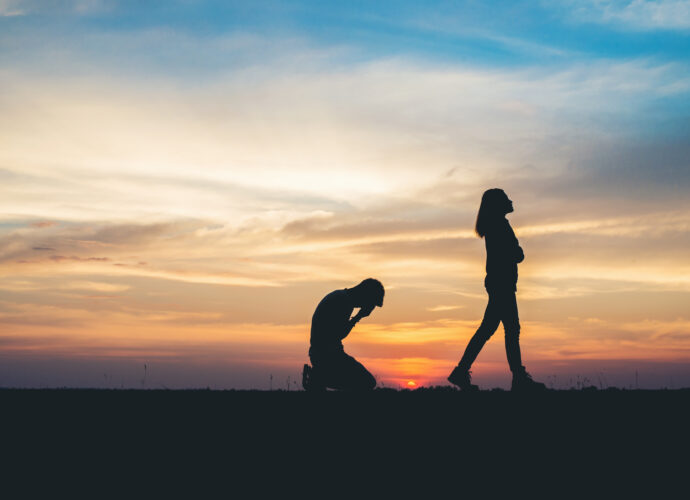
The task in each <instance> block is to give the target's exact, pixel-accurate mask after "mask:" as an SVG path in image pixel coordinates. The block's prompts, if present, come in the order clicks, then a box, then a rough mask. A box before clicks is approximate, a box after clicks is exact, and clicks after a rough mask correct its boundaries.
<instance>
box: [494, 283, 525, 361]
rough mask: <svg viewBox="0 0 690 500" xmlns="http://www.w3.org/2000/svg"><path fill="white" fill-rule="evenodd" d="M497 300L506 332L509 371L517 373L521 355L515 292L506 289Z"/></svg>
mask: <svg viewBox="0 0 690 500" xmlns="http://www.w3.org/2000/svg"><path fill="white" fill-rule="evenodd" d="M497 298H499V297H497ZM497 302H500V311H501V313H500V316H501V321H502V322H503V329H504V330H505V333H506V356H507V357H508V366H510V371H511V372H513V373H517V372H518V371H520V370H522V355H521V353H520V318H519V316H518V308H517V299H516V297H515V292H514V291H510V290H507V291H505V292H503V293H501V295H500V298H499V300H498V301H497Z"/></svg>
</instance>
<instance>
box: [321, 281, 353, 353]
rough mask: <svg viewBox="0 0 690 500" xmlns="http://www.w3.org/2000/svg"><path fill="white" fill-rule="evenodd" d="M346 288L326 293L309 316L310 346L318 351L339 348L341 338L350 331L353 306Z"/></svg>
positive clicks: (340, 347) (341, 345) (341, 344)
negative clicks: (310, 316)
mask: <svg viewBox="0 0 690 500" xmlns="http://www.w3.org/2000/svg"><path fill="white" fill-rule="evenodd" d="M346 290H347V289H343V290H335V291H333V292H331V293H329V294H328V295H326V296H325V297H324V298H323V299H321V302H319V305H318V306H316V311H314V315H313V316H312V318H311V347H312V349H317V350H320V351H331V350H341V349H342V348H343V343H342V339H344V338H345V337H347V335H348V334H349V333H350V325H349V321H350V317H351V316H352V312H353V311H354V307H353V305H352V303H351V301H350V298H349V296H348V293H347V291H346Z"/></svg>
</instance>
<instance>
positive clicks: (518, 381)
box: [510, 366, 546, 392]
mask: <svg viewBox="0 0 690 500" xmlns="http://www.w3.org/2000/svg"><path fill="white" fill-rule="evenodd" d="M510 390H511V391H521V392H541V391H545V390H546V385H545V384H542V383H541V382H536V381H534V380H532V376H531V375H530V374H529V373H527V370H525V367H524V366H522V367H520V369H519V370H518V371H516V372H513V384H512V385H511V387H510Z"/></svg>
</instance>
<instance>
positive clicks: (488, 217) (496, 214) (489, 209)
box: [474, 188, 513, 238]
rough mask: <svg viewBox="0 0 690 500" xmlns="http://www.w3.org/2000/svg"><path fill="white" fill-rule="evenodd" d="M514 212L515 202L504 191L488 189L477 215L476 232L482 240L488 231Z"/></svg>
mask: <svg viewBox="0 0 690 500" xmlns="http://www.w3.org/2000/svg"><path fill="white" fill-rule="evenodd" d="M512 211H513V202H512V201H510V198H508V195H506V194H505V192H504V191H503V190H502V189H498V188H493V189H487V190H486V191H484V194H483V195H482V202H481V204H480V205H479V212H478V213H477V223H476V224H475V226H474V230H475V232H476V233H477V235H478V236H479V237H480V238H483V237H484V235H486V232H487V230H488V229H489V228H490V227H491V225H492V224H494V223H495V222H496V221H498V220H500V218H501V217H503V216H504V215H505V214H508V213H510V212H512Z"/></svg>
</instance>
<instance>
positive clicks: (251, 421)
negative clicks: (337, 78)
mask: <svg viewBox="0 0 690 500" xmlns="http://www.w3.org/2000/svg"><path fill="white" fill-rule="evenodd" d="M0 407H1V408H2V413H3V415H2V419H3V422H4V430H5V433H6V436H7V437H9V440H6V446H4V452H5V454H6V456H10V457H12V460H13V463H14V464H15V465H16V464H26V467H28V468H29V470H41V471H50V470H60V471H62V472H60V477H61V479H62V480H64V479H65V477H66V476H65V473H64V470H65V469H66V470H71V471H74V473H78V474H81V475H84V474H86V475H93V474H95V475H101V474H103V473H104V472H105V473H108V472H109V471H110V472H112V471H114V470H117V471H119V472H118V474H121V478H120V481H127V480H130V479H131V477H135V476H136V477H139V476H141V477H151V475H154V476H156V477H158V475H161V474H162V475H164V476H165V477H167V479H166V481H170V480H173V479H175V478H178V479H181V478H182V477H188V476H189V475H190V474H202V475H204V474H207V475H209V478H214V480H218V479H222V481H226V480H227V481H230V482H233V484H234V482H236V481H242V480H246V478H247V477H248V476H249V475H252V477H254V475H256V474H259V475H260V476H261V477H262V478H263V479H262V480H259V481H258V482H256V483H252V484H254V487H255V488H257V490H256V491H263V490H262V489H263V488H273V487H275V486H276V484H274V483H273V482H272V481H273V480H274V479H275V478H276V477H278V476H280V477H283V478H290V481H292V482H295V483H294V484H297V485H301V486H298V487H300V488H301V487H311V486H313V485H314V484H316V483H317V482H320V481H326V482H329V484H330V483H333V482H334V484H340V483H341V482H342V481H345V483H347V482H348V481H349V482H352V481H361V480H363V478H369V479H368V480H372V481H375V482H381V481H382V480H384V482H385V478H386V477H388V475H389V474H394V475H397V476H396V477H397V479H395V485H396V487H398V488H400V487H401V486H402V485H403V483H401V482H400V481H403V480H405V481H407V480H412V479H413V478H415V477H438V478H439V479H441V478H443V479H442V481H441V482H444V483H445V482H448V481H450V482H453V481H458V488H459V489H461V488H462V487H463V486H462V484H461V483H462V482H463V481H467V480H469V479H472V480H473V481H474V480H475V479H476V477H478V475H482V477H483V476H484V475H488V476H490V477H494V476H495V480H496V481H498V483H496V484H494V485H493V486H499V485H500V482H501V481H504V480H506V478H507V477H523V478H524V476H525V475H527V477H528V478H533V479H534V481H536V482H533V483H532V484H531V486H530V488H532V489H534V488H537V487H538V486H539V484H541V480H540V478H541V477H542V476H543V475H546V476H547V477H548V478H550V479H555V478H561V479H559V480H573V481H575V480H576V483H577V484H580V485H581V484H583V481H584V482H586V483H588V484H589V483H590V482H591V481H595V480H596V481H606V482H607V483H611V482H612V481H614V480H617V479H616V478H619V479H621V480H624V481H627V483H626V484H628V485H630V484H632V483H631V481H643V480H645V478H646V479H649V478H651V477H655V478H658V477H659V476H658V475H659V474H668V475H669V477H670V478H681V477H684V475H685V470H686V466H687V459H686V458H683V459H681V460H680V461H679V460H678V459H677V458H675V457H678V456H681V457H687V453H688V444H689V441H688V426H689V422H690V419H689V417H690V411H689V410H690V390H687V389H685V390H662V391H642V390H640V391H637V390H635V391H629V390H603V391H596V390H593V391H550V392H547V393H544V394H536V395H519V394H513V393H510V392H504V391H482V392H479V393H474V394H471V393H470V394H464V393H460V392H458V391H455V390H451V389H443V388H438V389H435V390H416V391H402V392H398V391H393V390H377V391H374V392H372V393H365V394H351V393H350V394H348V393H337V392H328V393H323V394H311V393H305V392H284V391H273V392H268V391H207V390H188V391H174V390H170V391H168V390H67V389H65V390H10V389H6V390H0ZM192 471H194V472H192ZM621 474H622V475H623V476H625V477H623V476H621ZM568 478H570V479H568ZM116 482H117V481H116ZM166 484H167V485H168V486H170V484H169V483H167V482H166ZM281 484H282V485H283V486H284V487H287V483H281ZM291 484H292V483H291ZM348 484H349V483H348ZM435 484H436V483H434V482H433V481H432V482H431V483H428V484H427V486H426V488H427V489H428V491H427V490H425V491H426V492H427V493H429V494H431V490H433V488H434V487H435V486H434V485H435ZM439 484H440V483H439ZM482 484H484V483H482ZM671 484H672V483H671V482H669V480H665V482H662V483H658V481H656V483H655V488H656V490H655V491H657V493H658V492H659V488H662V487H664V486H669V485H671ZM310 485H311V486H310ZM228 487H230V486H228ZM465 487H466V486H465ZM486 487H487V488H491V487H492V483H491V480H489V482H488V483H486ZM572 487H575V484H573V486H572ZM569 488H570V487H569ZM431 496H432V497H433V496H434V495H431Z"/></svg>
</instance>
